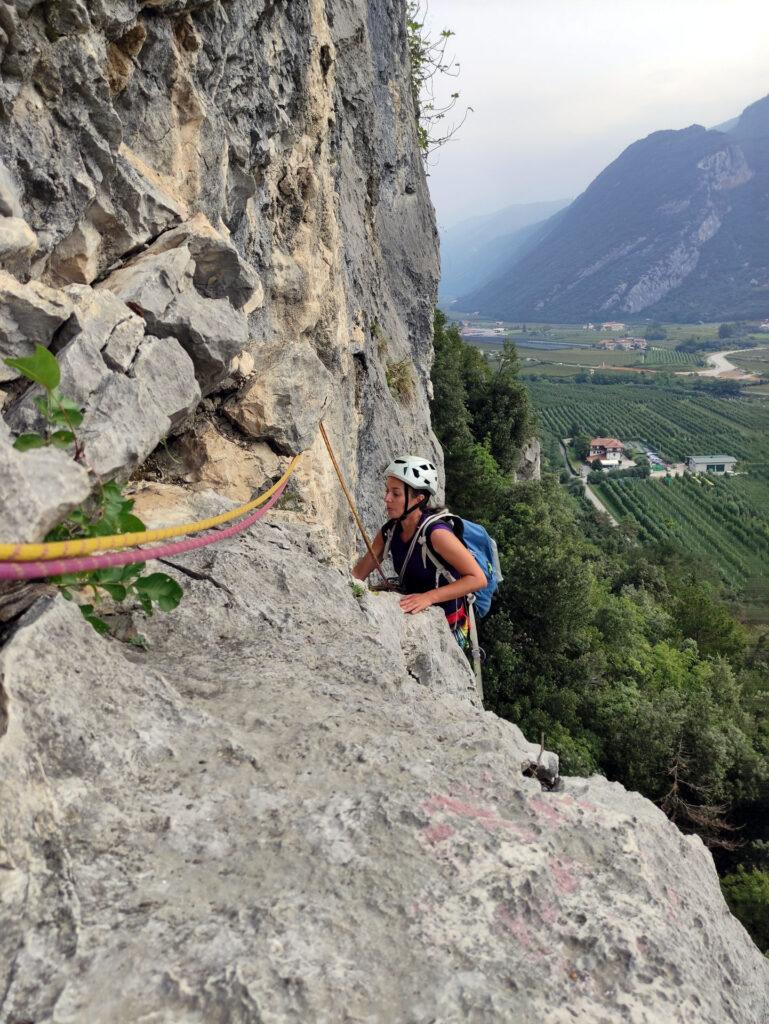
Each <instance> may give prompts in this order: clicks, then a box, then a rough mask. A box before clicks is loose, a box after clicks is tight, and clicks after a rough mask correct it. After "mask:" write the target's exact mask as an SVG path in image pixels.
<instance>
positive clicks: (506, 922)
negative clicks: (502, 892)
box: [494, 903, 532, 949]
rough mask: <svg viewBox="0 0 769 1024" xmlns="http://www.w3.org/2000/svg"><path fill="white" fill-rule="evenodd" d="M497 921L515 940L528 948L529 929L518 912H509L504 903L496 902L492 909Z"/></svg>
mask: <svg viewBox="0 0 769 1024" xmlns="http://www.w3.org/2000/svg"><path fill="white" fill-rule="evenodd" d="M494 917H495V918H496V919H497V922H498V923H499V924H500V925H501V926H502V927H503V928H504V929H505V930H506V931H508V932H510V934H511V935H512V936H513V937H514V938H515V940H516V942H517V943H518V944H519V945H520V946H523V947H524V948H525V949H529V948H530V946H531V940H532V936H531V929H530V928H529V926H528V924H527V923H526V921H525V920H524V919H523V917H522V916H521V915H520V914H515V915H513V914H511V913H510V911H509V910H508V909H507V907H506V906H505V905H504V903H498V904H497V907H496V909H495V911H494Z"/></svg>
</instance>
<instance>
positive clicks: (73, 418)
mask: <svg viewBox="0 0 769 1024" xmlns="http://www.w3.org/2000/svg"><path fill="white" fill-rule="evenodd" d="M50 420H51V423H55V424H56V425H57V426H58V427H69V428H71V427H79V426H80V424H81V423H82V422H83V414H82V412H80V410H79V409H73V410H72V411H71V412H63V411H62V410H61V409H54V410H53V412H52V413H51V415H50Z"/></svg>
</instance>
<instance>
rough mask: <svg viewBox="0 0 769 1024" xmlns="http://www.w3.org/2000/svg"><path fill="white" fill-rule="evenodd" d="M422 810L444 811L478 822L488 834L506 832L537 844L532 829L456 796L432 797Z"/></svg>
mask: <svg viewBox="0 0 769 1024" xmlns="http://www.w3.org/2000/svg"><path fill="white" fill-rule="evenodd" d="M422 810H423V811H425V812H426V813H427V814H434V813H435V812H436V811H444V812H445V813H447V814H452V815H454V816H455V817H458V818H468V819H470V820H471V821H475V822H477V823H478V824H479V825H480V826H481V828H484V829H486V831H487V832H497V831H505V832H510V833H512V834H513V835H515V836H516V837H517V838H518V839H519V840H520V841H521V842H523V843H533V842H536V840H537V836H536V834H535V833H534V832H533V831H531V830H530V829H527V828H525V827H524V826H522V825H520V824H518V823H517V822H515V821H510V819H509V818H503V817H502V816H501V815H500V813H499V811H497V810H496V808H494V807H484V806H483V805H482V804H478V803H469V802H468V801H466V800H459V799H458V798H457V797H454V796H445V795H438V796H431V797H430V798H429V799H428V800H425V801H424V803H423V804H422Z"/></svg>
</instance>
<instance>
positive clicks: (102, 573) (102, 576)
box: [88, 567, 123, 584]
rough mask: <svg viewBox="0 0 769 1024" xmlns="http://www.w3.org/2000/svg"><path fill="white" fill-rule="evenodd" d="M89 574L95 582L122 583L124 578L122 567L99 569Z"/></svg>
mask: <svg viewBox="0 0 769 1024" xmlns="http://www.w3.org/2000/svg"><path fill="white" fill-rule="evenodd" d="M88 576H89V579H90V580H92V581H93V582H94V583H99V584H101V583H120V581H121V580H122V579H123V570H122V569H121V568H120V567H117V568H113V569H97V570H96V572H92V573H89V574H88Z"/></svg>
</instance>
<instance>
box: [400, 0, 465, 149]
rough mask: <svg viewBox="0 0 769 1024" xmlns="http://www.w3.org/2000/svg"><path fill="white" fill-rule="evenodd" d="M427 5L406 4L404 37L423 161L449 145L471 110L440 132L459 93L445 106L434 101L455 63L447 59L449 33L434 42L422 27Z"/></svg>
mask: <svg viewBox="0 0 769 1024" xmlns="http://www.w3.org/2000/svg"><path fill="white" fill-rule="evenodd" d="M426 16H427V5H426V3H423V0H407V3H406V33H407V37H408V48H409V65H410V73H411V95H412V97H413V100H414V110H415V112H416V115H417V136H418V140H419V148H420V149H421V150H422V152H423V154H424V156H425V157H427V156H429V155H430V153H432V152H434V150H436V149H438V148H439V147H440V146H443V145H444V144H445V143H447V142H449V141H450V140H451V139H452V138H453V137H454V135H455V134H456V132H457V131H459V129H460V128H461V127H462V125H463V124H464V123H465V120H466V119H467V115H468V113H470V111H471V110H472V107H467V109H466V110H465V113H464V116H463V117H462V119H461V120H460V121H459V123H458V124H453V125H452V126H451V128H449V129H448V130H446V131H442V128H443V126H442V125H441V122H442V121H444V120H445V119H446V118H447V117H448V116H449V114H451V112H452V111H453V110H454V108H455V107H456V104H457V101H458V100H459V93H458V92H452V93H451V94H450V97H449V100H448V102H447V103H444V104H443V105H440V104H439V103H438V102H437V101H436V95H435V86H436V82H437V81H440V79H441V76H448V77H450V78H456V77H457V76H458V75H459V63H458V61H456V60H455V59H454V58H453V57H449V56H448V55H447V47H448V43H449V40H450V39H451V38H452V36H453V35H454V32H452V31H451V30H450V29H443V30H442V31H441V32H439V33H438V36H437V38H434V37H431V35H430V33H429V31H428V30H427V28H426V27H425V18H426Z"/></svg>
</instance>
